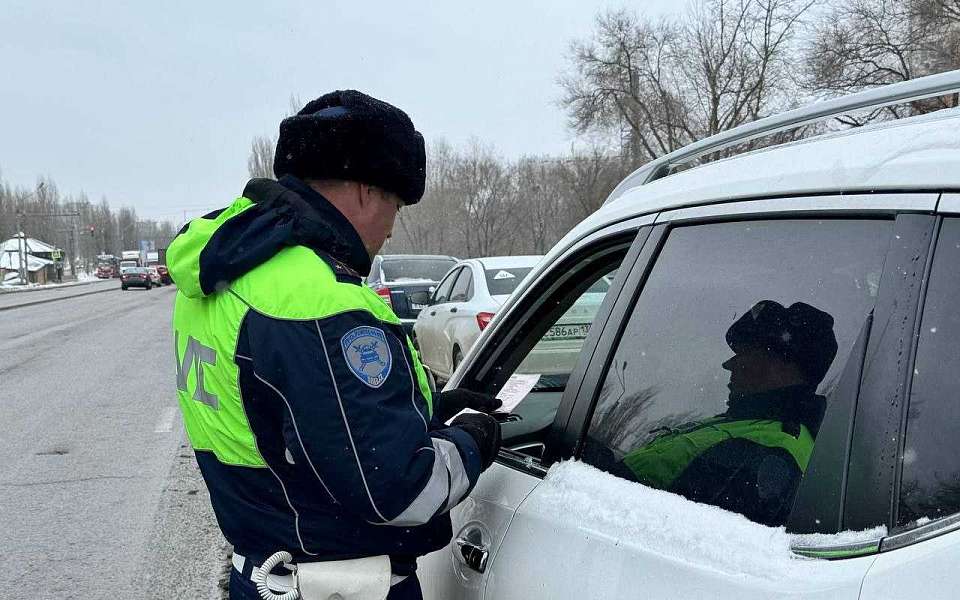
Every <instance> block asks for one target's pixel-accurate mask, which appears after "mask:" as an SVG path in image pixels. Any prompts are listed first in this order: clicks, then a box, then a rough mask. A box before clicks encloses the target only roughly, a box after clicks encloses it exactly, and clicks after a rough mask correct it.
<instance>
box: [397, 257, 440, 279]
mask: <svg viewBox="0 0 960 600" xmlns="http://www.w3.org/2000/svg"><path fill="white" fill-rule="evenodd" d="M455 264H456V261H454V260H450V259H444V258H440V259H435V258H385V259H384V260H383V263H382V264H381V268H382V269H383V279H384V281H413V280H428V281H439V280H440V278H441V277H443V274H444V273H446V272H447V271H449V270H450V268H451V267H452V266H453V265H455Z"/></svg>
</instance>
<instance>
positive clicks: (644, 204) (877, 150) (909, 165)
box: [597, 108, 960, 218]
mask: <svg viewBox="0 0 960 600" xmlns="http://www.w3.org/2000/svg"><path fill="white" fill-rule="evenodd" d="M958 128H960V108H951V109H945V110H942V111H938V112H936V113H931V114H928V115H922V116H918V117H910V118H906V119H900V120H897V121H890V122H885V123H878V124H875V125H871V126H866V127H861V128H856V129H849V130H845V131H842V132H837V133H833V134H828V135H824V136H819V137H814V138H810V139H806V140H801V141H798V142H793V143H790V144H784V145H781V146H776V147H773V148H769V149H765V150H760V151H755V152H750V153H747V154H741V155H738V156H734V157H732V158H727V159H723V160H718V161H715V162H711V163H707V164H705V165H702V166H699V167H695V168H692V169H689V170H687V171H684V172H682V173H677V174H675V175H670V176H668V177H664V178H662V179H658V180H656V181H653V182H651V183H648V184H646V185H636V186H634V187H628V188H627V189H626V190H625V191H623V192H621V195H619V197H617V198H614V199H612V200H611V201H610V202H608V203H607V204H605V205H604V206H603V207H602V208H601V209H600V210H599V211H597V212H598V216H603V215H609V216H610V217H614V216H615V215H618V214H620V213H623V212H627V213H630V214H631V215H640V214H646V213H651V212H658V211H662V210H666V209H673V208H680V207H684V206H696V205H702V204H713V203H720V202H726V201H731V200H744V199H749V198H756V197H760V196H762V197H765V198H775V197H786V196H797V195H817V194H824V193H838V192H843V193H848V192H877V191H909V190H917V191H919V190H942V189H951V188H952V189H956V188H958V187H960V152H958V150H960V136H958V135H957V134H956V132H957V130H958ZM614 218H615V217H614Z"/></svg>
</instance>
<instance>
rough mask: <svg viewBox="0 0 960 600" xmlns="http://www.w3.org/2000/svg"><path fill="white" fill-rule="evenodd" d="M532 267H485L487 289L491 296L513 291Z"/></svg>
mask: <svg viewBox="0 0 960 600" xmlns="http://www.w3.org/2000/svg"><path fill="white" fill-rule="evenodd" d="M532 270H533V267H525V268H522V269H487V270H486V271H485V274H486V277H487V290H488V291H489V292H490V295H491V296H504V295H508V294H510V293H512V292H513V290H515V289H517V286H518V285H520V282H521V281H523V278H524V277H526V276H527V273H529V272H530V271H532Z"/></svg>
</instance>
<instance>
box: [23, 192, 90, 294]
mask: <svg viewBox="0 0 960 600" xmlns="http://www.w3.org/2000/svg"><path fill="white" fill-rule="evenodd" d="M79 216H80V211H76V210H75V211H72V212H59V213H22V212H18V213H17V221H18V222H19V220H20V217H41V218H47V217H79ZM76 229H77V223H76V221H74V223H73V230H72V231H73V232H74V233H76ZM23 245H24V247H26V245H27V238H26V234H24V236H23ZM73 247H74V252H77V251H78V250H79V241H78V239H77V237H76V236H74V238H73ZM22 256H23V262H24V264H26V260H27V259H26V253H23V254H22ZM75 260H76V254H74V255H73V256H71V257H70V270H71V271H72V272H73V276H74V277H76V276H77V272H76V270H75V269H74V266H73V265H74V261H75ZM24 268H26V267H24ZM24 281H26V280H25V279H24Z"/></svg>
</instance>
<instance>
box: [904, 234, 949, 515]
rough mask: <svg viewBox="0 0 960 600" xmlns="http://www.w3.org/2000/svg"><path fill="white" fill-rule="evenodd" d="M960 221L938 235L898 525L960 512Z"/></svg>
mask: <svg viewBox="0 0 960 600" xmlns="http://www.w3.org/2000/svg"><path fill="white" fill-rule="evenodd" d="M958 264H960V219H946V220H944V222H943V227H942V229H941V231H940V239H939V241H938V243H937V249H936V254H935V255H934V259H933V266H932V268H931V271H930V283H929V286H928V288H927V294H926V300H925V302H924V307H923V315H922V317H921V322H920V339H919V342H918V346H917V354H916V357H917V358H916V362H915V364H914V371H913V385H912V387H911V390H910V406H909V409H908V411H907V429H906V435H905V436H904V446H903V454H902V467H901V468H902V472H901V478H900V482H901V483H900V500H899V510H898V514H897V525H899V526H905V525H908V524H910V523H915V522H917V521H921V522H922V520H925V519H937V518H940V517H945V516H947V515H950V514H953V513H957V512H960V454H958V453H957V440H960V378H958V377H957V373H958V372H960V341H958V340H960V312H958V311H957V306H956V303H957V297H958V296H960V270H958V269H957V265H958Z"/></svg>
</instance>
